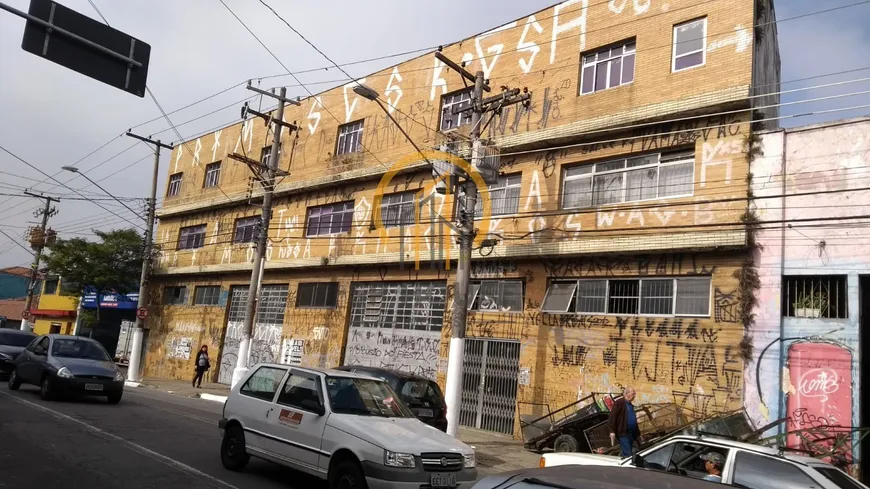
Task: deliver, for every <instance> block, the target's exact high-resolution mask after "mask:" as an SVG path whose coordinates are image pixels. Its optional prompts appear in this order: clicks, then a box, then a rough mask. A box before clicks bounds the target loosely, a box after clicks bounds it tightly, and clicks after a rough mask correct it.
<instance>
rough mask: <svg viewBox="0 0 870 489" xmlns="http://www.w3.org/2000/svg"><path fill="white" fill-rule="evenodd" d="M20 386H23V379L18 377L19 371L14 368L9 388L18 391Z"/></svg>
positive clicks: (10, 375) (10, 376)
mask: <svg viewBox="0 0 870 489" xmlns="http://www.w3.org/2000/svg"><path fill="white" fill-rule="evenodd" d="M19 387H21V379H19V378H18V372H17V371H15V370H13V371H12V373H11V374H9V390H11V391H17V390H18V388H19Z"/></svg>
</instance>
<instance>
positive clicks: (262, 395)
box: [239, 367, 287, 402]
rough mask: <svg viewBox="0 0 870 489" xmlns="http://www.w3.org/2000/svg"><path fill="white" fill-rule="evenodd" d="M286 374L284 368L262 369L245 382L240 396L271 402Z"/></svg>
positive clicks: (240, 390)
mask: <svg viewBox="0 0 870 489" xmlns="http://www.w3.org/2000/svg"><path fill="white" fill-rule="evenodd" d="M286 372H287V371H286V370H284V369H283V368H275V367H260V368H258V369H257V371H256V372H254V374H253V375H251V376H250V377H249V378H248V380H247V381H245V384H244V385H243V386H242V388H241V389H239V394H242V395H244V396H250V397H256V398H257V399H262V400H264V401H270V402H271V401H272V399H274V398H275V392H277V391H278V384H280V383H281V379H282V378H284V374H285V373H286Z"/></svg>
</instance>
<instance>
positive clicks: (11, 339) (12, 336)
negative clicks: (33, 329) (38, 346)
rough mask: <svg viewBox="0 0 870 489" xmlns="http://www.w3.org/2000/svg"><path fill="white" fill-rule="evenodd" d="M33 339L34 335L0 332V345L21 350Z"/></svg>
mask: <svg viewBox="0 0 870 489" xmlns="http://www.w3.org/2000/svg"><path fill="white" fill-rule="evenodd" d="M33 338H36V335H29V334H23V333H7V332H5V331H0V345H7V346H20V347H22V348H23V347H25V346H27V345H29V344H30V342H31V341H33Z"/></svg>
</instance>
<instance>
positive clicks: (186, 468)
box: [0, 391, 239, 489]
mask: <svg viewBox="0 0 870 489" xmlns="http://www.w3.org/2000/svg"><path fill="white" fill-rule="evenodd" d="M0 394H3V395H4V396H8V397H11V398H12V399H14V400H15V401H17V402H20V403H22V404H27V405H28V406H30V407H32V408H35V409H38V410H40V411H42V412H44V413H47V414H49V415H51V416H53V417H55V418H57V419H62V420H65V421H70V422H73V423H76V424H78V425H80V426H82V427H84V428H85V429H87V430H88V431H91V432H93V433H96V434H98V435H100V436H103V437H105V438H109V439H111V440H115V441H119V442H121V443H123V444H124V445H126V446H127V448H129V449H131V450H133V451H135V452H139V453H141V454H143V455H145V456H147V457H149V458H151V459H153V460H156V461H157V462H160V463H162V464H164V465H168V466H170V467H172V468H174V469H177V470H179V471H181V472H187V473H188V474H191V475H195V476H197V477H202V478H205V479H208V480H209V481H211V482H212V483H214V484H215V485H218V486H220V487H226V488H229V489H239V488H238V487H236V486H234V485H232V484H229V483H227V482H224V481H222V480H220V479H218V478H217V477H214V476H211V475H208V474H206V473H205V472H202V471H200V470H197V469H195V468H193V467H191V466H190V465H187V464H184V463H181V462H178V461H176V460H172V459H171V458H169V457H167V456H166V455H162V454H159V453H157V452H155V451H154V450H149V449H147V448H145V447H143V446H142V445H139V444H137V443H133V442H132V441H129V440H125V439H124V438H121V437H120V436H118V435H113V434H111V433H109V432H107V431H103V430H101V429H100V428H97V427H96V426H94V425H91V424H88V423H85V422H84V421H81V420H78V419H76V418H73V417H72V416H67V415H66V414H63V413H60V412H57V411H55V410H54V409H49V408H47V407H45V406H42V405H39V404H36V403H35V402H30V401H27V400H25V399H21V398H20V397H18V396H14V395H12V394H9V393H7V392H2V391H0Z"/></svg>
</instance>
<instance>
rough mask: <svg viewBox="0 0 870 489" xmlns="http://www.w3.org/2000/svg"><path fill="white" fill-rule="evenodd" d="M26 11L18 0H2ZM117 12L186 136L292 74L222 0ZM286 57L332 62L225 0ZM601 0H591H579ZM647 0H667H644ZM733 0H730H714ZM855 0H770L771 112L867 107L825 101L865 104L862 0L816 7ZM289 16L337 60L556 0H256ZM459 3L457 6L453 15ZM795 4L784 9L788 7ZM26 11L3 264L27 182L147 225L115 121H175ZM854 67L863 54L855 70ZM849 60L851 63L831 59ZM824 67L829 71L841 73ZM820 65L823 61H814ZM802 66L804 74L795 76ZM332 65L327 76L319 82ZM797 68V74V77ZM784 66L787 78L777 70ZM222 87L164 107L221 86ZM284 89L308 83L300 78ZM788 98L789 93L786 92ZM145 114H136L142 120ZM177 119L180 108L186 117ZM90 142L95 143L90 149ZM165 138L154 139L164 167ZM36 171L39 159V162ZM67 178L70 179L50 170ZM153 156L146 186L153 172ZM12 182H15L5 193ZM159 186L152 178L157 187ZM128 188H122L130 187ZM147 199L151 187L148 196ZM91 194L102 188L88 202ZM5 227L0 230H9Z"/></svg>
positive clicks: (868, 86) (134, 6)
mask: <svg viewBox="0 0 870 489" xmlns="http://www.w3.org/2000/svg"><path fill="white" fill-rule="evenodd" d="M3 1H4V3H7V4H9V5H11V6H13V7H15V8H18V9H19V10H24V11H26V10H27V8H28V5H29V1H28V0H3ZM91 1H92V2H93V3H94V4H96V5H97V7H98V8H99V9H100V11H101V12H102V14H103V15H104V16H105V18H106V20H107V21H108V23H109V24H110V25H112V26H113V27H115V28H117V29H119V30H121V31H124V32H126V33H128V34H130V35H132V36H134V37H136V38H138V39H142V40H143V41H145V42H148V43H149V44H151V65H150V67H149V75H148V86H149V88H150V89H151V90H152V92H153V94H154V96H155V97H156V99H157V101H158V102H159V104H160V106H162V107H163V108H164V109H165V110H166V111H168V112H170V116H169V117H170V119H171V120H172V122H173V123H174V124H175V125H176V127H177V129H178V131H179V132H180V134H181V136H182V138H184V139H187V138H190V137H191V136H194V135H197V134H199V133H201V132H204V131H206V130H209V129H212V128H217V127H219V126H222V125H229V124H230V123H234V122H236V121H237V120H238V117H239V108H240V105H241V101H242V100H243V99H245V98H246V97H248V96H250V92H248V91H247V90H245V88H244V86H242V85H241V84H242V82H244V81H245V80H248V79H252V78H253V79H256V78H259V77H265V76H271V75H282V74H283V75H284V76H278V77H275V78H268V79H266V80H264V81H263V82H262V83H263V87H264V88H267V87H272V86H276V85H280V84H287V85H290V84H293V83H295V82H294V81H293V80H292V79H291V78H290V77H289V76H288V75H286V72H285V70H284V68H282V66H281V65H280V64H279V63H278V62H277V61H275V59H274V58H272V56H271V55H270V54H269V53H268V52H267V51H266V50H265V49H263V47H262V46H260V45H259V44H258V43H257V41H256V40H255V39H254V38H253V37H252V36H251V35H250V34H249V33H248V32H246V31H245V30H244V28H243V27H242V26H241V25H240V24H239V23H238V21H237V20H236V19H234V18H233V17H232V15H231V14H230V13H229V12H228V11H227V10H226V9H225V8H224V6H223V5H221V0H184V1H179V0H124V1H117V0H116V1H109V0H91ZM223 1H224V2H226V4H227V5H229V7H230V8H231V9H232V10H233V11H234V12H235V13H236V14H237V15H238V16H239V17H240V18H241V19H242V20H243V21H244V22H245V23H246V24H247V25H248V26H249V27H250V28H251V29H252V30H253V31H254V32H256V33H257V35H258V36H259V37H260V39H261V40H262V41H263V42H264V43H265V44H266V46H268V47H269V48H270V49H271V50H272V51H273V52H274V53H275V54H276V55H277V56H278V58H280V59H281V61H282V62H283V64H284V65H286V66H287V67H288V68H289V69H290V70H293V71H300V70H307V69H314V68H323V67H325V66H328V65H329V63H328V62H327V61H326V60H325V59H324V58H323V57H322V56H321V55H320V54H318V53H317V52H316V51H314V50H313V49H312V48H311V47H310V46H308V45H307V44H305V43H304V42H303V41H302V40H301V39H299V37H298V36H297V35H296V34H294V33H293V32H292V31H291V30H290V29H289V28H287V26H286V25H284V24H283V23H282V22H281V21H280V20H279V19H278V18H277V17H275V16H274V15H272V13H271V12H269V10H268V9H266V7H264V6H263V5H262V4H261V3H260V2H259V1H257V0H223ZM590 1H591V2H599V1H601V0H590ZM649 1H650V2H652V3H653V4H655V3H657V2H664V1H667V0H649ZM712 1H729V0H712ZM670 2H671V3H672V4H673V3H675V0H670ZM859 2H861V0H821V1H819V0H778V1H776V0H775V9H776V15H777V19H778V21H779V22H778V24H777V28H778V32H779V46H780V54H781V57H782V80H783V82H784V83H783V86H782V90H784V91H791V92H790V93H784V94H783V96H782V102H783V103H784V104H786V105H784V106H783V107H782V109H781V115H783V116H791V115H796V114H806V113H810V114H809V115H805V116H801V117H789V118H784V119H783V120H782V121H781V124H782V125H783V126H786V127H789V126H799V125H805V124H812V123H818V122H824V121H829V120H837V119H843V118H848V117H856V116H863V115H870V108H862V109H854V110H844V111H836V112H827V113H821V114H819V113H817V112H819V111H830V110H832V109H841V108H848V107H855V106H859V105H870V95H868V94H862V95H857V96H848V97H842V98H832V99H828V100H824V101H818V102H811V103H807V102H803V101H805V100H808V99H814V98H819V97H831V96H836V95H845V94H851V93H855V92H862V91H870V81H858V82H852V83H844V84H839V85H836V86H831V87H825V88H812V87H818V86H819V85H823V84H831V83H842V82H851V81H854V80H860V79H862V78H868V79H870V56H868V55H867V53H870V27H868V26H870V0H866V1H864V3H862V4H860V5H856V6H852V7H848V8H843V9H840V10H835V11H832V12H827V13H820V14H814V15H807V16H805V17H800V16H803V15H806V14H811V13H813V12H818V11H820V10H826V9H832V8H836V7H838V6H845V5H851V4H856V3H859ZM62 3H63V5H65V6H67V7H69V8H72V9H73V10H76V11H78V12H80V13H83V14H85V15H87V16H89V17H92V18H94V19H99V15H98V14H97V12H96V11H95V10H94V9H93V7H92V6H91V5H90V4H89V1H88V0H63V1H62ZM267 3H269V4H270V5H272V6H273V7H274V8H275V9H276V10H277V11H278V12H279V13H280V14H281V15H282V16H283V17H284V18H285V19H287V20H288V21H289V22H290V23H291V24H293V25H294V27H296V28H297V29H298V30H300V31H301V32H302V34H303V35H305V36H306V37H307V38H308V39H309V40H310V41H312V42H313V43H314V44H315V45H316V46H317V47H318V48H319V49H321V50H322V51H324V52H325V53H326V54H327V55H328V56H330V57H331V58H332V59H333V60H335V61H336V62H338V63H340V64H341V63H347V62H351V61H356V60H360V59H367V58H371V57H378V56H384V55H389V54H394V53H400V52H404V51H410V50H413V49H418V48H420V49H422V48H431V47H433V46H438V45H440V44H447V43H450V42H453V41H456V40H459V39H462V38H464V37H468V36H472V35H474V34H476V33H479V32H483V31H486V30H488V29H491V28H493V27H496V26H498V25H500V24H503V23H505V22H509V21H512V20H514V19H517V18H520V17H523V16H526V15H528V14H530V13H532V12H534V11H536V10H539V9H542V8H545V7H547V6H550V5H552V4H554V3H555V1H554V0H525V1H519V0H499V1H495V0H488V1H483V0H477V1H472V2H469V1H467V0H442V1H441V2H439V3H438V4H437V8H433V5H435V4H433V3H429V2H423V1H420V0H412V1H408V0H404V1H402V0H367V1H366V2H350V1H347V0H344V1H341V0H318V1H317V2H314V1H306V2H302V1H298V0H294V1H290V0H283V1H281V0H271V1H268V2H267ZM458 13H461V14H462V15H457V14H458ZM793 17H799V18H795V19H793V20H787V19H791V18H793ZM24 24H25V22H24V19H21V18H19V17H16V16H13V15H11V14H9V13H7V12H5V11H0V114H2V115H0V146H2V147H4V148H6V149H7V150H9V151H11V152H13V153H15V154H16V155H18V156H19V157H21V158H22V159H23V160H26V161H27V162H28V163H30V164H31V165H33V167H35V168H31V167H30V166H28V165H27V164H25V163H23V162H21V161H19V160H17V159H15V158H13V157H12V156H10V155H8V154H6V153H4V152H0V268H2V267H7V266H15V265H22V266H29V263H30V261H31V260H32V257H31V255H30V254H29V253H28V252H27V251H26V250H25V249H23V248H22V247H21V246H19V245H22V246H24V245H25V243H24V239H23V236H24V233H25V231H26V229H27V227H28V226H30V225H32V223H34V222H36V218H35V217H34V211H35V210H37V209H39V208H41V207H42V205H43V204H42V202H41V201H39V200H37V199H33V198H22V197H19V196H18V195H20V194H21V192H22V190H24V189H25V188H29V189H31V190H32V191H36V192H44V193H46V194H49V195H54V196H61V197H66V198H63V199H62V201H61V203H59V204H55V207H56V208H57V214H56V215H53V216H52V217H51V220H50V226H51V227H52V228H53V229H56V230H57V231H58V233H59V235H60V236H61V237H64V238H72V237H89V236H90V237H92V236H93V235H92V232H91V230H92V229H94V228H96V229H113V228H122V227H131V226H133V225H135V226H143V221H142V219H141V218H140V217H138V216H135V215H134V212H136V213H140V214H141V212H142V209H143V208H144V201H143V200H142V199H143V198H144V197H145V196H147V195H148V193H149V191H150V180H151V172H152V164H153V152H152V150H151V149H150V148H148V147H146V146H145V145H144V144H142V143H138V142H136V141H134V140H132V139H130V138H127V137H124V136H122V134H123V133H124V132H125V131H126V130H127V129H128V128H133V130H134V132H136V133H138V134H142V135H145V136H148V135H154V138H155V139H158V138H159V139H162V140H163V141H165V142H175V141H178V140H179V139H181V138H179V137H178V135H176V134H175V132H174V131H173V130H172V129H171V128H170V126H169V124H168V123H167V122H166V120H165V119H163V118H162V117H161V114H160V111H159V109H158V107H157V105H156V104H155V102H154V101H153V100H152V99H151V98H150V97H148V96H146V97H145V98H139V97H136V96H133V95H130V94H128V93H125V92H123V91H121V90H117V89H115V88H112V87H109V86H106V85H103V84H101V83H100V82H97V81H95V80H92V79H90V78H87V77H85V76H83V75H80V74H78V73H75V72H73V71H71V70H68V69H66V68H63V67H61V66H59V65H56V64H53V63H51V62H49V61H46V60H44V59H41V58H39V57H37V56H34V55H32V54H29V53H26V52H24V51H23V50H22V49H21V47H20V46H21V36H22V32H23V30H24ZM409 57H411V56H405V57H395V58H390V59H386V60H380V61H374V62H370V63H363V64H357V65H353V66H351V67H348V68H346V69H347V70H348V71H349V73H350V74H351V75H353V76H363V75H365V74H368V73H371V72H374V71H377V70H378V69H381V68H383V67H386V66H390V65H392V64H396V63H398V62H401V61H403V60H404V59H407V58H409ZM862 68H866V69H863V70H861V69H862ZM844 71H850V72H848V73H841V72H844ZM835 73H840V74H839V75H837V74H835ZM823 75H824V76H823ZM300 78H301V81H302V82H303V83H305V84H307V85H308V84H310V85H309V87H310V88H311V89H312V90H313V91H315V92H318V91H321V90H324V89H327V88H330V87H332V86H334V85H337V84H338V83H337V82H335V81H334V80H338V79H341V78H343V76H342V75H341V74H340V73H338V71H337V70H336V69H329V70H314V71H313V72H311V73H308V74H305V75H300ZM807 78H809V79H807ZM331 80H332V81H333V83H322V82H329V81H331ZM795 80H797V81H795ZM786 82H787V83H786ZM234 85H237V86H235V87H234V88H232V89H230V90H228V91H226V92H224V93H222V94H220V95H218V96H215V97H213V98H210V99H208V100H206V101H204V102H201V103H198V104H195V105H193V106H191V107H190V108H187V109H185V110H181V111H178V112H174V111H175V110H176V109H179V108H181V107H184V106H186V105H188V104H191V103H192V102H196V101H198V100H200V99H202V98H203V97H206V96H208V95H210V94H214V93H216V92H218V91H221V90H224V89H227V88H229V87H232V86H234ZM288 95H290V96H296V95H300V96H303V97H304V96H306V95H307V93H306V92H305V91H304V89H302V88H300V87H291V88H289V89H288ZM795 102H799V103H795ZM147 121H151V122H148V123H146V124H143V123H145V122H147ZM188 121H192V122H189V123H186V122H188ZM98 148H99V150H98V151H96V152H95V151H94V150H96V149H98ZM168 158H169V155H168V151H164V154H163V159H162V161H161V164H162V165H163V166H162V170H164V169H165V168H166V166H165V165H166V162H167V161H168ZM65 165H66V166H75V167H77V168H79V169H80V170H81V171H82V172H84V173H86V175H87V176H88V177H90V178H91V179H92V180H94V181H96V182H97V183H98V184H99V185H100V186H102V187H103V188H105V189H106V190H107V191H108V192H110V193H112V194H113V195H116V196H119V197H122V198H124V202H125V203H126V204H127V206H129V207H130V208H131V209H132V211H133V212H131V211H130V210H128V209H126V208H125V207H123V206H121V204H118V203H117V202H115V201H112V200H97V201H96V203H94V202H89V201H86V200H74V199H82V196H84V197H87V198H94V197H95V198H98V199H108V197H106V196H105V194H103V193H102V191H101V190H99V189H98V188H96V187H95V186H93V185H92V184H91V183H90V182H88V181H87V180H85V179H84V178H83V177H82V176H79V175H76V174H72V173H69V172H66V171H63V170H61V167H62V166H65ZM41 172H44V174H43V173H41ZM47 175H50V176H54V177H56V178H57V179H58V180H60V182H63V183H64V184H66V185H69V186H70V187H72V188H74V189H76V190H77V191H78V192H80V194H81V195H79V194H77V193H74V192H73V191H71V190H69V189H67V188H64V187H62V186H59V185H58V183H57V182H56V181H53V180H50V179H48V178H47ZM165 178H166V172H165V171H161V172H160V183H159V187H158V188H163V186H164V185H165ZM5 194H16V196H11V195H5ZM159 194H160V192H158V195H159ZM126 198H129V199H131V200H126ZM158 202H159V200H158ZM97 204H99V206H102V207H99V206H98V205H97ZM3 233H6V234H8V235H9V237H7V236H5V235H4V234H3ZM10 238H11V239H10Z"/></svg>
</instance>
